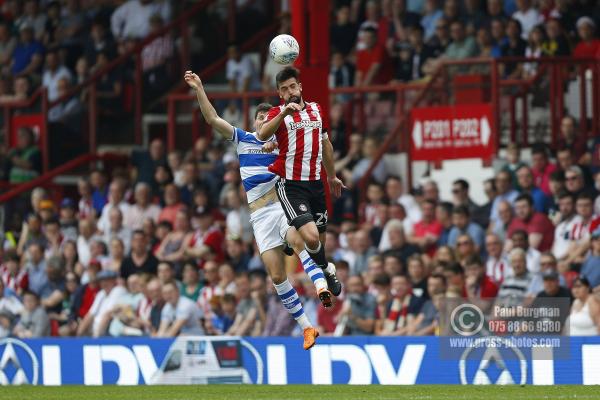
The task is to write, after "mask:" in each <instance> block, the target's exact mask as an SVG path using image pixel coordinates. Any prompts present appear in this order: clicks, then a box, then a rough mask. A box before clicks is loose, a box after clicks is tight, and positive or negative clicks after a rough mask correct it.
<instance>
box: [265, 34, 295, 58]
mask: <svg viewBox="0 0 600 400" xmlns="http://www.w3.org/2000/svg"><path fill="white" fill-rule="evenodd" d="M269 53H270V54H271V58H272V59H273V61H275V62H276V63H277V64H282V65H286V64H291V63H293V62H294V61H296V58H298V54H300V45H299V44H298V41H297V40H296V39H294V37H293V36H291V35H278V36H275V37H274V38H273V40H271V44H270V45H269Z"/></svg>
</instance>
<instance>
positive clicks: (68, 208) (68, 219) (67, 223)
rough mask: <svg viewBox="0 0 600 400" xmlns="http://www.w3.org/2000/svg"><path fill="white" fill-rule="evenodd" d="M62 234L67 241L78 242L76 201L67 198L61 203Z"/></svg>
mask: <svg viewBox="0 0 600 400" xmlns="http://www.w3.org/2000/svg"><path fill="white" fill-rule="evenodd" d="M59 221H60V232H61V234H62V236H63V237H64V238H65V239H71V240H77V226H78V224H79V223H78V221H77V213H76V209H75V201H73V199H71V198H70V197H65V198H64V199H62V201H61V202H60V211H59Z"/></svg>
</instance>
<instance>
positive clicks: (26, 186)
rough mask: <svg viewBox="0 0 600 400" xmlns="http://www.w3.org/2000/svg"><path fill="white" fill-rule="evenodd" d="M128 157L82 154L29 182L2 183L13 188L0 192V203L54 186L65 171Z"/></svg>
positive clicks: (109, 154)
mask: <svg viewBox="0 0 600 400" xmlns="http://www.w3.org/2000/svg"><path fill="white" fill-rule="evenodd" d="M126 159H127V156H125V155H123V154H113V153H104V154H84V155H81V156H79V157H77V158H74V159H72V160H70V161H68V162H66V163H64V164H63V165H61V166H60V167H57V168H54V169H53V170H50V171H48V172H46V173H45V174H43V175H41V176H39V177H37V178H35V179H33V180H31V181H29V182H26V183H22V184H19V185H10V184H8V185H2V186H5V187H10V188H11V189H9V190H8V191H6V192H5V193H2V194H0V204H4V203H6V202H8V201H10V200H12V199H13V198H15V197H17V196H19V195H21V194H23V193H26V192H28V191H30V190H32V189H34V188H36V187H52V186H54V184H53V182H52V181H53V179H54V178H56V177H57V176H59V175H63V174H65V173H67V172H70V171H73V170H76V169H77V168H80V167H82V166H84V165H89V164H91V163H93V162H95V161H105V162H108V161H123V160H126Z"/></svg>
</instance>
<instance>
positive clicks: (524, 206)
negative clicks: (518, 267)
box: [507, 194, 554, 251]
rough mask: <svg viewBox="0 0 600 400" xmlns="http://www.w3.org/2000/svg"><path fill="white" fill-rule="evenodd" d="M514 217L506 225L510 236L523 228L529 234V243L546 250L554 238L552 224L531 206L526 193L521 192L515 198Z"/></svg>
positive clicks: (529, 197) (530, 200)
mask: <svg viewBox="0 0 600 400" xmlns="http://www.w3.org/2000/svg"><path fill="white" fill-rule="evenodd" d="M515 214H516V218H514V219H513V221H512V222H511V223H510V226H509V227H508V232H507V233H508V235H509V236H511V235H512V233H513V232H515V231H517V230H521V229H523V230H525V231H526V232H527V234H528V236H529V245H530V246H531V247H533V248H534V249H537V250H539V251H548V250H550V249H551V248H552V242H553V240H554V225H552V222H550V220H549V219H548V217H547V216H546V215H544V214H542V213H540V212H536V211H535V210H534V208H533V199H532V198H531V196H530V195H528V194H521V195H519V197H517V199H516V200H515Z"/></svg>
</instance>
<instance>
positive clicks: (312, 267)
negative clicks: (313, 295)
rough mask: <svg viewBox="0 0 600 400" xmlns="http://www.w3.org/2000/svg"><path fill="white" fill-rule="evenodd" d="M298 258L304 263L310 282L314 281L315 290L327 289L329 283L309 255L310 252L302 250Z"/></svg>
mask: <svg viewBox="0 0 600 400" xmlns="http://www.w3.org/2000/svg"><path fill="white" fill-rule="evenodd" d="M298 256H299V257H300V261H302V267H303V268H304V272H306V275H308V277H309V278H310V280H311V281H313V283H314V285H315V288H317V290H320V289H326V288H327V281H326V280H325V276H324V275H323V270H322V269H321V268H318V267H317V265H316V264H315V262H314V261H313V260H312V258H310V256H309V255H308V252H307V251H306V250H302V251H301V252H300V254H298Z"/></svg>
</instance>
